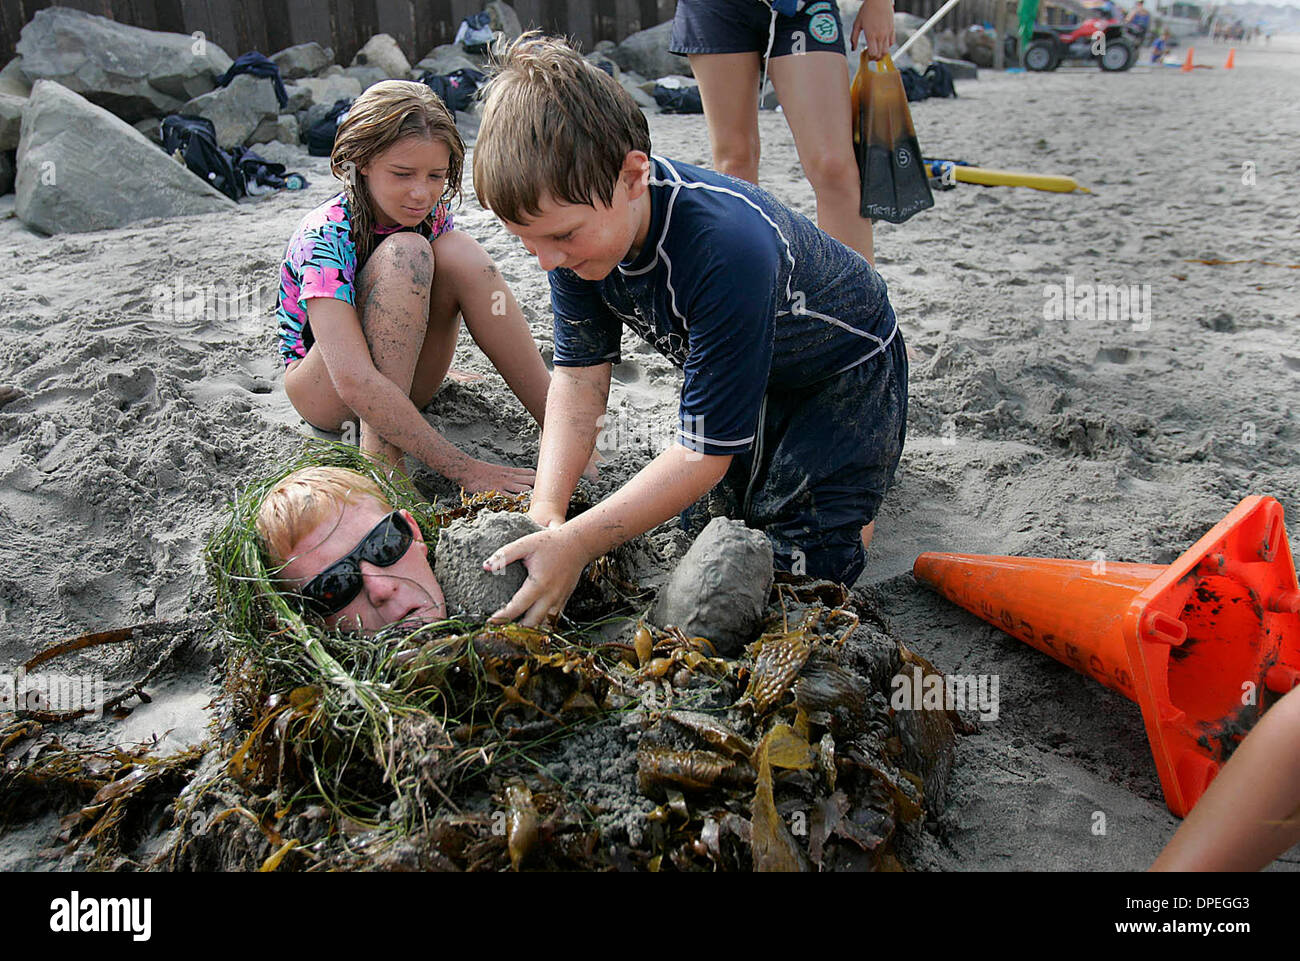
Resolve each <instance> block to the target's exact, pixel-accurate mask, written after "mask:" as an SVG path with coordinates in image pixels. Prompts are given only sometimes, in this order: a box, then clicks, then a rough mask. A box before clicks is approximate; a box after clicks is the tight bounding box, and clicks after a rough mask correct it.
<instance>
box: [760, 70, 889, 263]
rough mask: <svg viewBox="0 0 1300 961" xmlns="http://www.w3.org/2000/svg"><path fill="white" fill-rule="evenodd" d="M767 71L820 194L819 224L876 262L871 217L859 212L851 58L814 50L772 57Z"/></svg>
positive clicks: (805, 165)
mask: <svg viewBox="0 0 1300 961" xmlns="http://www.w3.org/2000/svg"><path fill="white" fill-rule="evenodd" d="M768 75H769V76H771V78H772V84H773V86H775V87H776V94H777V97H778V98H779V99H780V101H781V108H782V110H783V111H784V112H785V119H786V122H787V123H788V124H789V125H790V132H791V133H792V134H794V143H795V148H796V149H797V150H798V152H799V162H800V163H801V164H803V169H804V173H805V174H806V175H807V177H808V181H809V183H811V184H812V188H813V193H814V194H816V196H817V226H819V227H821V229H822V230H824V231H826V233H828V234H830V235H831V236H832V237H834V238H835V239H836V240H838V241H839V242H840V243H842V244H844V245H845V246H848V247H852V248H853V249H854V250H856V251H857V252H858V253H860V254H861V255H862V256H863V257H865V258H866V259H867V261H868V262H869V263H872V264H874V263H875V252H874V250H873V247H872V231H871V221H870V220H869V219H868V218H866V217H863V216H861V214H860V213H859V210H860V209H861V205H862V181H861V179H860V177H859V173H858V161H857V158H856V156H855V155H854V153H853V116H852V109H853V108H852V103H851V101H850V99H849V71H848V64H847V62H846V61H845V59H844V57H843V55H841V54H838V53H830V52H822V51H816V52H814V51H809V52H808V53H804V54H792V55H790V56H786V57H773V58H772V60H771V62H770V63H769V64H768Z"/></svg>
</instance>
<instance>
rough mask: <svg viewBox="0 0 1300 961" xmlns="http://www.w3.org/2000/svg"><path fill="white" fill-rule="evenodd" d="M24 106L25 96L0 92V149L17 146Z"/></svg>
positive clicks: (12, 148) (25, 103)
mask: <svg viewBox="0 0 1300 961" xmlns="http://www.w3.org/2000/svg"><path fill="white" fill-rule="evenodd" d="M26 106H27V98H26V97H14V96H11V95H10V94H7V93H0V150H14V149H15V148H17V146H18V135H19V134H20V133H21V132H22V126H23V108H24V107H26Z"/></svg>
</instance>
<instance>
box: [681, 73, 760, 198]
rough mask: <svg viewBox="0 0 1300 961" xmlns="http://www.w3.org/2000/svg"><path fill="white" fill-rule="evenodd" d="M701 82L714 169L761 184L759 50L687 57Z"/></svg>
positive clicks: (701, 96)
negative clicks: (759, 178)
mask: <svg viewBox="0 0 1300 961" xmlns="http://www.w3.org/2000/svg"><path fill="white" fill-rule="evenodd" d="M688 59H689V60H690V62H691V71H692V72H693V73H694V74H695V79H696V80H698V81H699V82H700V99H701V100H702V101H703V102H704V120H705V122H706V123H707V124H708V127H709V144H710V145H711V146H712V148H713V169H714V170H717V171H718V172H719V173H724V174H729V175H730V176H732V177H739V178H740V179H741V180H748V181H749V182H750V183H752V184H757V183H758V155H759V139H758V77H759V67H760V64H761V60H760V58H759V55H758V54H757V53H695V54H691V55H690V57H689V58H688Z"/></svg>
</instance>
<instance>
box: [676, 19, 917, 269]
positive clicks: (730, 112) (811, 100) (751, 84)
mask: <svg viewBox="0 0 1300 961" xmlns="http://www.w3.org/2000/svg"><path fill="white" fill-rule="evenodd" d="M859 37H861V39H862V41H863V42H864V43H865V44H866V48H867V56H868V57H869V58H870V59H872V60H879V59H880V58H881V57H883V56H884V55H885V54H887V53H888V52H889V48H890V47H891V46H893V44H894V10H893V6H892V4H891V0H866V2H865V3H864V4H862V8H861V9H860V10H859V11H858V16H857V19H856V20H854V22H853V26H852V27H851V28H850V29H849V41H850V43H851V44H853V45H856V43H857V41H858V39H859ZM668 49H669V50H670V51H671V52H673V53H676V54H680V55H682V56H684V57H686V58H687V59H688V60H689V61H690V63H691V71H692V72H693V73H694V74H695V79H696V80H698V81H699V83H700V97H701V98H702V99H703V101H704V119H705V122H706V123H707V124H708V128H709V143H710V144H711V145H712V148H713V169H715V170H717V171H719V172H720V173H724V174H728V175H729V176H732V177H739V178H740V179H741V180H748V181H749V182H750V183H752V184H757V183H758V157H759V150H760V144H759V136H758V96H759V85H760V83H761V77H762V76H763V75H764V73H766V75H767V76H770V77H771V78H772V86H773V87H774V88H775V89H776V95H777V99H778V100H780V101H781V109H782V111H783V112H784V113H785V119H786V122H787V123H788V124H789V125H790V132H791V134H793V135H794V144H795V148H796V149H797V150H798V153H799V162H800V163H801V164H802V165H803V169H804V174H805V175H806V176H807V177H808V182H809V183H811V184H812V188H813V193H814V194H815V195H816V197H817V226H819V227H821V229H822V230H824V231H826V233H828V234H830V235H831V236H832V237H834V238H835V239H836V240H838V241H840V242H841V243H843V244H845V245H846V246H848V247H851V248H853V249H854V250H856V251H857V252H858V253H860V254H861V255H862V256H863V257H865V258H866V259H867V260H868V261H869V262H874V256H875V255H874V249H873V246H872V232H871V220H870V219H869V218H864V217H862V216H861V213H860V210H861V200H862V183H861V175H860V173H859V171H858V162H857V159H856V157H855V155H854V152H853V118H852V104H851V102H850V99H849V71H848V67H847V65H846V63H845V60H844V33H843V25H842V24H841V22H840V11H839V6H838V4H836V3H833V2H831V0H819V2H816V3H813V2H808V0H767V2H763V0H678V3H677V13H676V15H675V16H674V17H673V35H672V41H671V43H670V44H669V48H668Z"/></svg>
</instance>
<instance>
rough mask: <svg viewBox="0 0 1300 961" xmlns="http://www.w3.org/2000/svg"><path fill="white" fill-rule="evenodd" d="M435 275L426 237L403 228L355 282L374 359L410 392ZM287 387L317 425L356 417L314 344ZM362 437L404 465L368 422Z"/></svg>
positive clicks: (368, 447) (336, 425) (332, 425)
mask: <svg viewBox="0 0 1300 961" xmlns="http://www.w3.org/2000/svg"><path fill="white" fill-rule="evenodd" d="M410 238H414V240H412V239H410ZM432 277H433V255H432V253H431V252H430V250H429V244H428V242H427V241H426V240H424V238H422V237H420V236H419V235H418V234H413V233H401V234H395V235H394V236H393V237H390V238H388V239H386V240H384V241H383V242H382V243H380V244H379V246H378V247H376V248H375V251H374V252H373V253H372V254H371V257H370V259H369V261H367V263H366V265H365V267H364V268H363V269H362V270H361V272H360V274H359V276H358V277H357V278H356V283H355V287H354V295H355V302H356V307H357V314H358V317H359V318H360V322H361V329H362V332H363V333H364V335H365V337H366V343H367V346H368V347H369V349H370V356H371V361H372V362H373V363H374V365H375V369H376V370H378V371H379V372H380V373H382V374H384V376H386V377H388V378H389V379H390V380H392V381H393V383H395V384H397V385H398V386H399V387H401V388H402V389H403V391H405V392H406V393H407V394H408V395H409V393H410V390H411V379H412V372H413V369H414V366H415V365H414V362H413V360H412V358H414V357H415V356H416V354H417V352H418V351H419V350H420V349H421V345H422V343H423V340H424V338H425V334H426V329H427V325H428V300H429V291H430V286H431V284H432ZM453 344H454V340H453ZM284 388H285V393H286V394H288V396H289V400H290V402H291V403H292V404H293V406H294V409H296V410H297V411H298V413H300V414H301V415H302V416H303V418H304V419H305V420H306V421H307V422H308V423H309V424H312V425H313V426H315V427H318V428H320V429H322V430H339V429H340V428H341V427H343V425H344V423H345V422H347V421H353V420H356V414H355V412H353V411H352V410H351V409H350V408H349V407H348V406H347V405H346V404H344V403H343V401H342V399H340V398H339V395H338V391H337V390H335V388H334V382H333V380H332V379H331V378H330V373H329V369H328V367H327V366H326V365H325V359H324V355H323V354H322V353H321V351H320V350H317V349H315V348H312V349H311V350H309V351H308V352H307V356H306V357H305V358H304V359H303V360H301V361H298V362H296V363H295V364H293V365H292V366H290V367H289V368H288V369H287V370H286V371H285V375H284ZM360 441H361V444H360V446H361V448H362V450H364V451H366V452H367V453H369V454H372V455H374V456H376V457H378V458H381V459H383V460H385V461H387V462H388V463H390V464H392V465H393V466H394V467H401V465H402V451H401V450H400V449H399V448H397V447H395V446H394V445H392V444H389V443H388V442H387V441H386V440H384V439H383V438H382V437H381V436H380V435H379V434H378V433H377V432H376V431H374V430H372V429H370V428H369V427H368V426H367V425H365V424H361V437H360Z"/></svg>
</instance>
